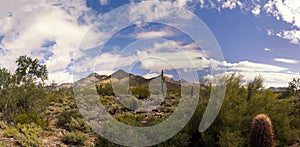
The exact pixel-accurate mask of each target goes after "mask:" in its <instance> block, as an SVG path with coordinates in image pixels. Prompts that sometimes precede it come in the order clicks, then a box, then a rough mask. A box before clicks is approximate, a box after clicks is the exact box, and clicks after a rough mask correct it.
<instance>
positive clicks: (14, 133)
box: [3, 126, 19, 137]
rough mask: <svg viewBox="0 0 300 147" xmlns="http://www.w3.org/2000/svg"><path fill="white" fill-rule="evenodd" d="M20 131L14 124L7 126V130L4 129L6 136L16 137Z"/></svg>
mask: <svg viewBox="0 0 300 147" xmlns="http://www.w3.org/2000/svg"><path fill="white" fill-rule="evenodd" d="M18 133H19V131H18V130H17V129H16V128H15V127H13V126H11V127H7V128H6V129H5V130H3V134H4V135H5V136H6V137H15V136H17V135H18Z"/></svg>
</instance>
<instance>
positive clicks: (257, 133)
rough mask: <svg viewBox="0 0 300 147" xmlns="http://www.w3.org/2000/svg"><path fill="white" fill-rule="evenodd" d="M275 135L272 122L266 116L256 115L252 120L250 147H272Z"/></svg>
mask: <svg viewBox="0 0 300 147" xmlns="http://www.w3.org/2000/svg"><path fill="white" fill-rule="evenodd" d="M273 144H274V134H273V128H272V122H271V120H270V118H269V117H268V116H267V115H265V114H259V115H256V116H255V117H254V118H253V120H252V126H251V134H250V147H272V146H273Z"/></svg>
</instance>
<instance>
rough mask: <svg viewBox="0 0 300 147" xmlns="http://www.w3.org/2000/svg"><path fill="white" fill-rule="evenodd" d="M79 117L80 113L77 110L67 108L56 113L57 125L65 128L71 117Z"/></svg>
mask: <svg viewBox="0 0 300 147" xmlns="http://www.w3.org/2000/svg"><path fill="white" fill-rule="evenodd" d="M79 117H81V115H80V113H79V112H78V111H77V110H68V111H63V112H61V113H60V114H59V115H58V121H57V126H58V127H62V128H66V127H67V126H66V125H67V124H69V123H70V122H71V118H75V119H76V118H79Z"/></svg>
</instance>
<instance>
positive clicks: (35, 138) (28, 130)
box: [15, 123, 42, 147]
mask: <svg viewBox="0 0 300 147" xmlns="http://www.w3.org/2000/svg"><path fill="white" fill-rule="evenodd" d="M17 127H18V129H19V130H20V133H18V135H16V136H15V139H17V141H18V143H20V144H21V145H22V146H32V147H39V146H41V145H42V142H41V140H40V139H39V137H40V134H41V133H42V128H41V127H39V126H37V125H36V124H34V123H31V124H24V125H21V124H19V125H18V126H17Z"/></svg>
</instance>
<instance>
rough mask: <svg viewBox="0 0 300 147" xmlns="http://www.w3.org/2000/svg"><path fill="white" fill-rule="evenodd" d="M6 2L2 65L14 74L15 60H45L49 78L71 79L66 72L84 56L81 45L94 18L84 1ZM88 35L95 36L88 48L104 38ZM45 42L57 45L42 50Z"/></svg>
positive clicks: (0, 14)
mask: <svg viewBox="0 0 300 147" xmlns="http://www.w3.org/2000/svg"><path fill="white" fill-rule="evenodd" d="M5 1H6V0H5ZM3 3H5V4H6V5H1V6H0V7H1V8H0V26H1V27H0V35H4V38H3V40H2V43H1V44H0V47H1V48H3V49H4V50H5V52H4V54H5V56H4V55H3V54H0V57H1V59H2V60H3V61H1V64H2V66H5V67H7V68H8V69H9V70H11V71H14V70H15V68H16V65H15V63H14V61H15V59H16V58H17V57H19V56H20V55H25V54H26V55H29V56H31V57H33V58H38V59H39V60H40V61H44V63H45V64H46V65H47V68H48V71H49V77H57V78H58V79H59V80H57V82H59V81H63V78H64V77H63V76H64V75H65V76H66V77H65V78H66V80H68V79H69V77H70V76H69V75H68V74H67V73H66V72H65V70H66V68H67V67H68V65H69V64H70V63H71V60H72V58H75V57H76V58H79V57H81V56H82V55H83V53H82V52H81V51H80V50H78V46H79V44H80V42H81V39H82V38H83V37H84V36H85V34H86V32H87V31H88V30H89V29H90V27H91V25H92V24H91V20H92V18H93V17H94V15H93V12H92V10H91V9H90V8H87V7H86V4H85V1H80V0H65V1H60V0H53V1H44V2H41V1H35V0H29V1H6V2H3ZM79 18H80V23H78V21H79ZM89 35H90V36H93V37H91V38H90V39H91V41H90V44H87V45H88V46H85V47H91V46H95V45H96V44H98V43H99V42H96V41H94V40H95V39H96V38H97V37H99V36H103V34H101V33H96V32H93V33H90V34H89ZM93 39H94V40H93ZM45 41H53V42H55V44H54V45H53V46H49V47H43V46H42V45H43V44H44V42H45ZM49 55H50V56H49ZM56 75H57V76H56Z"/></svg>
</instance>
